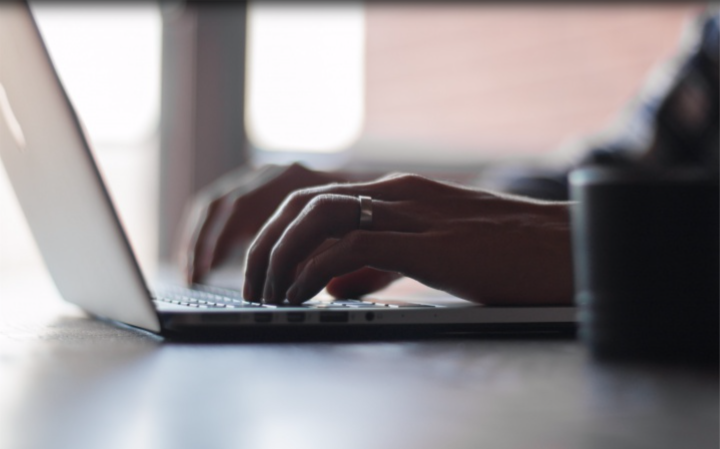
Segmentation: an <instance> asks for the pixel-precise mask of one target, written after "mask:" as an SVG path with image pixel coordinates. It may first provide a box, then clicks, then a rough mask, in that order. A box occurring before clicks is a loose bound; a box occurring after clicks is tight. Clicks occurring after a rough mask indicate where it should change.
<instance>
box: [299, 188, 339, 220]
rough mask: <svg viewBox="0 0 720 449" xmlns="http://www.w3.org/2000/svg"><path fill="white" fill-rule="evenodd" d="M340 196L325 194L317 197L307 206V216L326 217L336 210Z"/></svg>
mask: <svg viewBox="0 0 720 449" xmlns="http://www.w3.org/2000/svg"><path fill="white" fill-rule="evenodd" d="M337 200H338V195H332V194H329V193H323V194H319V195H315V196H314V197H313V198H312V199H311V200H310V201H309V202H308V203H307V206H305V210H306V214H307V215H312V216H315V215H320V216H322V215H325V214H327V213H329V212H331V211H332V210H334V209H335V207H336V203H337Z"/></svg>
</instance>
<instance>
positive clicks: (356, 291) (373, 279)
mask: <svg viewBox="0 0 720 449" xmlns="http://www.w3.org/2000/svg"><path fill="white" fill-rule="evenodd" d="M401 277H402V275H401V274H400V273H393V272H390V271H378V270H375V269H373V268H361V269H359V270H358V271H353V272H352V273H349V274H346V275H343V276H340V277H336V278H332V279H331V280H330V282H328V284H327V285H326V286H325V288H326V290H327V292H328V293H329V294H330V295H331V296H334V297H335V298H354V299H355V298H361V297H363V296H365V295H367V294H368V293H373V292H376V291H379V290H382V289H383V288H385V287H387V286H388V285H390V284H391V283H393V282H395V281H396V280H398V279H400V278H401Z"/></svg>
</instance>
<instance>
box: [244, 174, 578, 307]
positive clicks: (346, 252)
mask: <svg viewBox="0 0 720 449" xmlns="http://www.w3.org/2000/svg"><path fill="white" fill-rule="evenodd" d="M359 195H365V196H370V197H372V198H373V224H372V229H370V230H360V229H358V220H359V201H358V199H357V197H358V196H359ZM368 268H372V269H375V270H381V271H382V272H385V273H388V276H394V277H397V276H400V275H405V276H408V277H411V278H414V279H416V280H418V281H420V282H422V283H424V284H426V285H428V286H430V287H433V288H436V289H440V290H444V291H447V292H449V293H451V294H453V295H455V296H458V297H460V298H464V299H468V300H471V301H475V302H481V303H485V304H509V303H513V304H549V303H569V302H570V301H571V300H572V291H573V287H572V262H571V251H570V230H569V212H568V205H567V204H566V203H544V202H538V201H532V200H528V199H523V198H520V197H511V196H504V195H500V194H496V193H492V192H487V191H482V190H476V189H469V188H464V187H460V186H455V185H452V184H446V183H442V182H437V181H432V180H429V179H425V178H422V177H420V176H417V175H399V176H392V177H387V178H383V179H380V180H377V181H373V182H367V183H357V184H336V185H328V186H322V187H315V188H309V189H303V190H300V191H296V192H294V193H293V194H292V195H290V196H289V197H288V198H287V199H286V200H285V201H284V203H283V204H282V206H281V207H280V208H279V209H278V210H277V211H276V212H275V214H274V215H273V216H272V218H271V219H270V220H269V221H268V222H267V223H266V224H265V226H264V227H263V228H262V230H261V231H260V234H259V235H258V236H257V238H256V239H255V241H254V242H253V244H252V245H251V247H250V250H249V251H248V258H247V263H246V271H245V286H244V292H243V294H244V296H245V297H246V298H247V299H249V300H252V301H260V300H262V299H264V300H265V302H268V303H280V302H282V301H284V299H285V298H287V299H288V300H289V301H290V303H292V304H299V303H301V302H303V301H306V300H308V299H310V298H311V297H313V296H314V295H315V294H317V293H318V292H319V291H320V290H321V289H322V288H323V287H325V286H326V285H328V283H329V282H331V280H332V279H333V278H336V277H338V276H342V275H347V274H348V273H356V272H358V270H367V269H368ZM372 276H374V275H372ZM372 276H371V277H372Z"/></svg>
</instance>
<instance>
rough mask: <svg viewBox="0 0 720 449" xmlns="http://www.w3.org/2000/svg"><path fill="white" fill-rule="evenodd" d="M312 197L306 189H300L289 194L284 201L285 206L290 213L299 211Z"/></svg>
mask: <svg viewBox="0 0 720 449" xmlns="http://www.w3.org/2000/svg"><path fill="white" fill-rule="evenodd" d="M311 197H312V192H311V191H309V190H308V189H300V190H295V191H293V192H291V193H290V194H289V195H288V196H287V198H286V199H285V205H286V207H287V208H288V209H290V210H292V211H299V210H302V208H303V207H305V204H307V202H308V201H309V200H310V198H311Z"/></svg>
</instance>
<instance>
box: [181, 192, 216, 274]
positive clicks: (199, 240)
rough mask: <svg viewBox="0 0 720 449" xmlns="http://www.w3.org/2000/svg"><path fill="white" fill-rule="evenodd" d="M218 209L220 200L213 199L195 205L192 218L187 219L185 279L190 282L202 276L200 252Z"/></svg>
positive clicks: (202, 249)
mask: <svg viewBox="0 0 720 449" xmlns="http://www.w3.org/2000/svg"><path fill="white" fill-rule="evenodd" d="M219 209H220V202H219V201H218V200H213V201H211V202H209V203H207V205H204V206H202V207H196V208H195V211H194V213H193V214H192V219H191V220H189V221H188V223H189V225H188V227H187V229H188V231H187V232H188V234H189V238H187V242H188V243H187V244H186V246H185V248H186V249H185V254H186V256H185V263H184V268H185V279H186V282H187V283H189V284H191V283H193V282H195V281H196V280H197V279H199V278H201V277H202V275H203V274H202V273H201V272H202V267H201V265H202V262H201V258H202V253H203V251H204V248H205V241H206V239H207V235H208V233H209V232H210V228H211V227H212V223H214V222H215V220H216V217H217V214H218V212H219Z"/></svg>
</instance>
